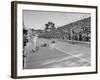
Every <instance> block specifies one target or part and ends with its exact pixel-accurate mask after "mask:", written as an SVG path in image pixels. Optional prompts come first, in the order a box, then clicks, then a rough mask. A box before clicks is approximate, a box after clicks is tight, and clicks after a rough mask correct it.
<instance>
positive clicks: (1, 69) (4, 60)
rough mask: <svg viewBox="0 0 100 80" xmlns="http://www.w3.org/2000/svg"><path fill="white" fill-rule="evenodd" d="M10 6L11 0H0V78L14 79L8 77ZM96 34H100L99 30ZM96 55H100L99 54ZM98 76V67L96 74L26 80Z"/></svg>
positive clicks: (73, 0)
mask: <svg viewBox="0 0 100 80" xmlns="http://www.w3.org/2000/svg"><path fill="white" fill-rule="evenodd" d="M24 1H25V0H24ZM31 1H37V2H38V1H41V2H51V3H64V4H80V5H100V1H99V0H31ZM10 7H11V0H0V80H14V79H11V78H10V70H11V69H10V68H11V66H10V65H11V11H10V10H11V8H10ZM99 7H100V6H99ZM99 9H100V8H99ZM99 13H100V11H99ZM98 17H100V16H98ZM99 21H100V20H99ZM98 26H99V25H98ZM98 30H99V27H98ZM98 34H100V32H99V31H98ZM98 41H100V37H98ZM99 45H100V42H98V46H99ZM98 53H99V52H98ZM98 56H99V57H100V55H98ZM99 61H100V59H99ZM98 63H99V62H98ZM98 67H100V64H98ZM99 76H100V69H99V73H98V74H90V75H75V76H60V77H44V78H34V79H33V78H32V79H31V78H30V79H28V80H100V77H99ZM22 80H24V79H22ZM26 80H27V79H26Z"/></svg>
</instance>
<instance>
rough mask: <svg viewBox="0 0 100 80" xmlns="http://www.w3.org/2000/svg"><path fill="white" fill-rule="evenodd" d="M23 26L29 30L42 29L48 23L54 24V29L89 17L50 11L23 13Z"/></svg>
mask: <svg viewBox="0 0 100 80" xmlns="http://www.w3.org/2000/svg"><path fill="white" fill-rule="evenodd" d="M23 15H24V17H23V20H24V21H23V23H24V26H25V27H26V28H27V29H29V28H33V29H42V30H43V29H44V28H45V24H47V23H48V21H51V22H53V23H55V27H60V26H63V25H66V24H69V23H71V22H74V21H77V20H81V19H83V18H87V17H90V16H91V14H89V13H75V12H52V11H34V10H24V11H23Z"/></svg>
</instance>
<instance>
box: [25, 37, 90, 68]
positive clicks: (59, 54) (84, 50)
mask: <svg viewBox="0 0 100 80" xmlns="http://www.w3.org/2000/svg"><path fill="white" fill-rule="evenodd" d="M44 42H46V43H49V46H48V47H40V48H39V50H38V51H36V52H34V53H33V52H30V53H27V57H26V67H25V69H36V68H60V67H78V66H79V67H80V66H90V65H91V64H90V62H91V60H90V56H91V55H90V47H89V46H82V45H78V44H69V43H67V42H62V41H56V43H55V44H52V43H50V42H51V40H46V39H40V40H38V45H40V44H43V43H44Z"/></svg>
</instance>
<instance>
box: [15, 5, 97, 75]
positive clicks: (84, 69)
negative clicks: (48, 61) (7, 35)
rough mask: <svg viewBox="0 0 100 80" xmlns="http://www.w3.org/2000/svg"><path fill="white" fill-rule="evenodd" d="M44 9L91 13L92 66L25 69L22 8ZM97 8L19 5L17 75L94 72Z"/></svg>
mask: <svg viewBox="0 0 100 80" xmlns="http://www.w3.org/2000/svg"><path fill="white" fill-rule="evenodd" d="M23 9H24V10H44V11H62V12H83V13H91V44H92V45H91V66H90V67H74V68H53V69H30V70H29V69H28V70H23V61H22V60H23V55H22V54H23V53H22V49H23V46H22V45H23V39H22V38H23V37H22V36H23V34H22V31H23V26H22V25H23V24H22V23H23V22H22V16H23V15H22V10H23ZM95 15H96V10H95V9H91V8H74V7H59V6H45V5H27V4H18V5H17V76H32V75H47V74H61V73H78V72H79V73H80V72H93V71H95V70H96V69H95V68H96V62H95V61H96V59H95V58H96V54H95V52H96V49H95V46H96V41H95V40H96V37H95V36H96V22H95V21H96V16H95Z"/></svg>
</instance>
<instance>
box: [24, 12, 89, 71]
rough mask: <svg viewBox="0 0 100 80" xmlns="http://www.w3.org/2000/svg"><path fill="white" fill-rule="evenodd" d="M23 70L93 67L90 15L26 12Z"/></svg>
mask: <svg viewBox="0 0 100 80" xmlns="http://www.w3.org/2000/svg"><path fill="white" fill-rule="evenodd" d="M23 55H24V57H23V61H24V65H23V68H24V69H36V68H59V67H60V68H63V67H81V66H84V67H85V66H91V14H90V13H75V12H51V11H34V10H33V11H32V10H23Z"/></svg>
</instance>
